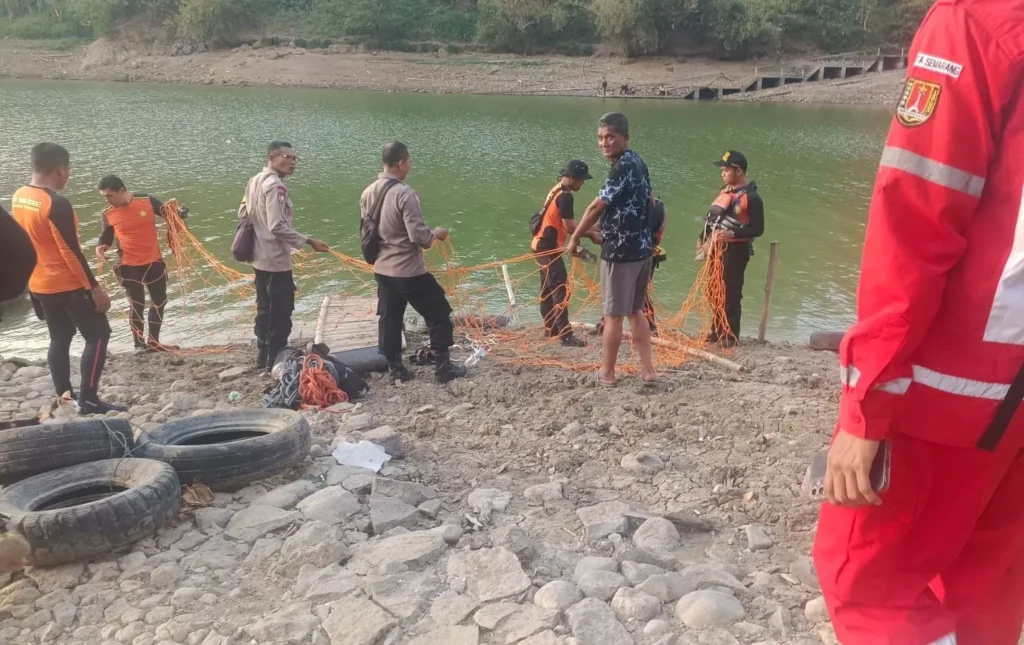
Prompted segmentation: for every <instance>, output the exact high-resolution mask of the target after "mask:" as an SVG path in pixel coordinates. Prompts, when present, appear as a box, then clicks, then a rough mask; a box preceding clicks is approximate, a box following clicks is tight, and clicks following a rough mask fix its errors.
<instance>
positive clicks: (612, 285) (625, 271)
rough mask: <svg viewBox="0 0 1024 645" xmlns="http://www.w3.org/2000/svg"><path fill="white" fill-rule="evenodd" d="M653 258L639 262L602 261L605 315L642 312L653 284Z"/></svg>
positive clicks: (602, 295) (602, 292) (602, 294)
mask: <svg viewBox="0 0 1024 645" xmlns="http://www.w3.org/2000/svg"><path fill="white" fill-rule="evenodd" d="M651 262H652V259H651V258H647V259H646V260H640V261H639V262H606V261H604V260H601V300H602V301H603V302H604V315H606V316H629V315H630V314H635V313H639V312H642V311H643V310H644V303H645V302H646V300H647V286H648V285H649V284H650V282H651Z"/></svg>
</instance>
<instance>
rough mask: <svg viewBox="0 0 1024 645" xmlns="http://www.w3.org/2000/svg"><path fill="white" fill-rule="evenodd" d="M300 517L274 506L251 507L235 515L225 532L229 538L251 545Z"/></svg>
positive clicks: (296, 513)
mask: <svg viewBox="0 0 1024 645" xmlns="http://www.w3.org/2000/svg"><path fill="white" fill-rule="evenodd" d="M300 517H302V515H301V514H300V513H298V512H296V511H285V510H282V509H280V508H274V507H273V506H250V507H249V508H246V509H243V510H241V511H238V512H237V513H235V514H234V516H232V518H231V520H230V521H229V522H228V525H227V528H226V529H225V531H224V532H225V533H226V534H227V535H228V537H231V538H234V539H236V540H239V541H242V542H248V543H250V544H251V543H253V542H255V541H256V540H258V539H260V538H261V537H263V536H264V535H266V534H267V533H270V532H271V531H276V530H278V529H281V528H284V527H286V526H288V525H289V524H291V523H292V522H294V521H295V520H297V519H299V518H300Z"/></svg>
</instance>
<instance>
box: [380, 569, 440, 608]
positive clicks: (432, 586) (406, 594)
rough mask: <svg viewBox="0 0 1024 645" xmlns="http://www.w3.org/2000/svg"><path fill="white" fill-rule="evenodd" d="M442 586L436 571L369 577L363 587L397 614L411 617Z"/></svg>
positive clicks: (381, 604)
mask: <svg viewBox="0 0 1024 645" xmlns="http://www.w3.org/2000/svg"><path fill="white" fill-rule="evenodd" d="M440 587H441V581H440V580H439V579H438V577H437V575H435V574H434V573H427V572H414V573H411V572H404V573H396V574H393V575H390V576H375V577H370V578H367V579H366V580H365V581H364V583H363V590H364V591H365V592H366V593H367V594H368V595H369V596H370V598H371V599H372V600H373V601H374V602H375V603H377V604H378V605H380V606H381V607H383V608H384V609H386V610H387V611H388V612H389V613H391V614H392V615H394V616H398V617H399V618H401V619H404V620H408V619H410V618H413V617H415V616H417V615H419V613H420V612H421V611H422V610H423V608H424V607H425V606H426V604H427V602H429V600H430V599H431V598H433V597H434V596H435V595H436V594H437V591H438V589H439V588H440Z"/></svg>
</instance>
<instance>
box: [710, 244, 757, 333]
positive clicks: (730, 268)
mask: <svg viewBox="0 0 1024 645" xmlns="http://www.w3.org/2000/svg"><path fill="white" fill-rule="evenodd" d="M750 250H751V247H750V244H749V243H746V244H745V243H742V242H731V243H729V244H726V245H725V251H724V252H723V253H722V265H723V266H722V278H723V281H724V282H725V319H726V321H727V324H728V328H726V329H721V328H720V325H716V328H715V329H714V333H715V335H716V336H717V337H718V338H720V339H725V338H728V337H729V336H733V337H734V338H736V339H739V337H740V318H741V315H742V313H743V308H742V306H741V304H740V303H741V302H742V301H743V280H744V274H745V273H746V271H747V264H749V263H750Z"/></svg>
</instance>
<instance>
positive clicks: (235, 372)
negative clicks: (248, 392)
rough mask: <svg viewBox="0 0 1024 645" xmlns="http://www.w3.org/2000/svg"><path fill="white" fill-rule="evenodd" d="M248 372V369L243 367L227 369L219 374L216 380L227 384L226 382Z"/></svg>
mask: <svg viewBox="0 0 1024 645" xmlns="http://www.w3.org/2000/svg"><path fill="white" fill-rule="evenodd" d="M248 372H249V368H248V367H247V366H245V365H239V366H238V367H229V368H228V369H226V370H224V371H223V372H221V373H220V374H218V375H217V380H218V381H220V382H221V383H227V382H228V381H234V380H235V379H238V378H240V377H242V376H244V375H245V374H247V373H248Z"/></svg>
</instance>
